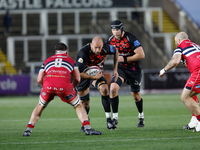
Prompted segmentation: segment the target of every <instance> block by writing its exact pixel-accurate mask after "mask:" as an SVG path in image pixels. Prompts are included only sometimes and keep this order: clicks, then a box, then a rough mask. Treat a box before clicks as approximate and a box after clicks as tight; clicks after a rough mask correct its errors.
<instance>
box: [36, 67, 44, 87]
mask: <svg viewBox="0 0 200 150" xmlns="http://www.w3.org/2000/svg"><path fill="white" fill-rule="evenodd" d="M45 75H46V73H45V72H44V70H43V69H40V71H39V73H38V77H37V82H38V83H39V85H40V86H41V87H42V86H43V79H44V77H45Z"/></svg>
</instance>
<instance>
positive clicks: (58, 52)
mask: <svg viewBox="0 0 200 150" xmlns="http://www.w3.org/2000/svg"><path fill="white" fill-rule="evenodd" d="M66 52H68V51H67V50H66V51H62V50H56V54H65V53H66Z"/></svg>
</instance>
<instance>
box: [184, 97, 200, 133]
mask: <svg viewBox="0 0 200 150" xmlns="http://www.w3.org/2000/svg"><path fill="white" fill-rule="evenodd" d="M193 99H194V100H195V102H197V104H198V105H199V100H198V97H197V95H195V96H193ZM197 124H198V120H197V118H196V116H195V115H194V114H193V113H192V118H191V119H190V122H189V123H188V124H187V125H185V126H184V127H183V129H185V130H192V129H194V128H195V127H196V126H197Z"/></svg>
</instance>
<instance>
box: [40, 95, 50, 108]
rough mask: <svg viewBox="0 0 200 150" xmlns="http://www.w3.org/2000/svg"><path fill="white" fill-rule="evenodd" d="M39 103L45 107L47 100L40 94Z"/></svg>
mask: <svg viewBox="0 0 200 150" xmlns="http://www.w3.org/2000/svg"><path fill="white" fill-rule="evenodd" d="M39 104H40V105H41V106H42V107H44V108H45V107H46V106H47V105H48V104H49V102H46V101H45V100H44V99H43V98H42V97H41V96H40V97H39Z"/></svg>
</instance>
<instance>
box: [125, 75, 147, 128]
mask: <svg viewBox="0 0 200 150" xmlns="http://www.w3.org/2000/svg"><path fill="white" fill-rule="evenodd" d="M128 72H129V73H128ZM141 79H142V74H141V73H137V72H133V71H127V83H128V84H130V86H131V95H132V97H133V99H134V100H135V104H136V107H137V109H138V119H139V122H138V125H137V127H144V113H143V99H142V97H141V95H140V86H141Z"/></svg>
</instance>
